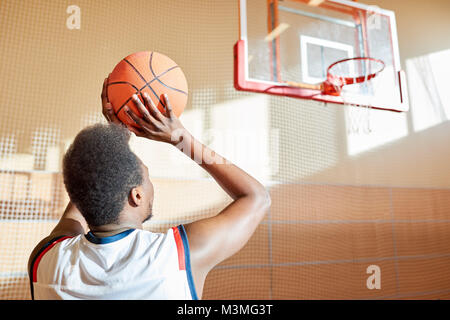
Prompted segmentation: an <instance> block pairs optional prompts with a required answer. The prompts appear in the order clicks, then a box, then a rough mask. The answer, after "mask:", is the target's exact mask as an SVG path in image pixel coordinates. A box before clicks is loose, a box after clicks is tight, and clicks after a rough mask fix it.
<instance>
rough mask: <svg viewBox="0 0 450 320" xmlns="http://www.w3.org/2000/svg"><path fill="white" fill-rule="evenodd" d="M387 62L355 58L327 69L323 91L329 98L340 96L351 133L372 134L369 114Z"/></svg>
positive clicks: (342, 61)
mask: <svg viewBox="0 0 450 320" xmlns="http://www.w3.org/2000/svg"><path fill="white" fill-rule="evenodd" d="M384 66H385V64H384V62H383V61H381V60H379V59H374V58H369V57H356V58H348V59H343V60H339V61H337V62H335V63H333V64H332V65H330V66H329V67H328V69H327V80H326V81H325V82H324V83H323V87H322V91H323V92H324V93H326V94H330V95H339V96H341V97H342V100H343V101H344V105H345V106H347V107H359V108H349V109H348V110H346V114H347V132H348V134H360V133H363V134H370V133H371V132H372V128H371V126H370V111H371V109H372V105H373V104H372V99H373V98H374V97H375V93H376V91H377V88H378V85H379V83H380V81H379V80H380V77H377V76H378V75H379V74H380V73H381V72H382V71H383V70H384Z"/></svg>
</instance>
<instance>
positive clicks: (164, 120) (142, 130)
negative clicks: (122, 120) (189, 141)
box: [124, 93, 189, 145]
mask: <svg viewBox="0 0 450 320" xmlns="http://www.w3.org/2000/svg"><path fill="white" fill-rule="evenodd" d="M142 96H143V98H144V103H145V105H144V104H142V102H141V100H140V99H139V98H138V96H137V95H135V94H134V95H133V97H132V100H133V102H134V104H135V105H136V106H137V108H138V110H139V112H140V113H141V114H142V118H140V117H138V116H137V115H136V114H135V113H134V112H133V111H132V110H131V109H130V108H129V107H128V106H127V105H125V107H124V108H125V112H126V113H127V114H128V117H129V118H130V119H131V120H132V121H133V122H134V123H136V124H137V125H138V126H139V128H135V127H131V126H127V127H128V129H130V130H131V131H133V132H134V133H135V134H136V135H137V136H139V137H145V138H148V139H151V140H155V141H161V142H166V143H170V144H172V145H176V144H177V143H178V142H180V141H181V140H182V137H188V136H189V133H188V132H187V130H186V129H185V128H184V127H183V125H182V124H181V121H180V120H179V119H178V118H177V116H176V115H175V113H174V112H173V110H172V105H171V104H170V101H169V98H168V97H167V95H166V94H164V95H162V99H163V101H164V104H165V105H166V111H165V115H164V114H162V113H161V112H160V111H159V109H158V108H157V107H156V106H155V104H154V103H153V101H152V99H151V98H150V96H149V95H148V94H147V93H144V94H143V95H142Z"/></svg>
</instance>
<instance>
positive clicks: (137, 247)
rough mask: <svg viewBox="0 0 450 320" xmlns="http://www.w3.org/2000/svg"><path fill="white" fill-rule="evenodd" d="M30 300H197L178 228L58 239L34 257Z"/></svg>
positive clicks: (181, 231)
mask: <svg viewBox="0 0 450 320" xmlns="http://www.w3.org/2000/svg"><path fill="white" fill-rule="evenodd" d="M30 281H31V293H32V297H33V298H34V299H159V300H163V299H169V300H183V299H198V298H197V294H196V291H195V287H194V281H193V278H192V272H191V268H190V258H189V244H188V240H187V236H186V232H185V230H184V227H183V225H179V226H178V227H173V228H171V229H169V230H168V231H167V233H153V232H149V231H145V230H138V229H130V230H127V231H124V232H122V233H119V234H116V235H114V236H110V237H104V238H98V237H96V236H94V235H93V234H92V233H90V232H89V233H88V234H86V235H79V236H76V237H58V238H56V239H53V240H52V241H50V242H49V243H48V244H47V245H45V246H44V247H43V248H42V249H41V250H40V252H38V253H37V255H36V256H35V257H34V259H33V261H32V264H31V269H30Z"/></svg>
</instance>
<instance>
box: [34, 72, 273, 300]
mask: <svg viewBox="0 0 450 320" xmlns="http://www.w3.org/2000/svg"><path fill="white" fill-rule="evenodd" d="M106 83H107V79H105V82H104V84H103V92H102V105H103V114H104V116H105V117H106V118H107V119H108V121H109V124H108V125H104V124H97V125H94V126H90V127H88V128H85V129H84V130H82V131H81V132H80V133H79V134H78V135H77V137H76V138H75V140H74V142H73V144H72V145H71V146H70V148H69V149H68V151H67V153H66V154H65V156H64V160H63V176H64V183H65V186H66V189H67V192H68V194H69V197H70V199H71V201H70V202H69V204H68V206H67V208H66V210H65V212H64V214H63V216H62V217H61V220H60V221H59V223H58V224H57V225H56V227H55V228H54V229H53V231H52V232H51V233H50V235H49V236H48V237H46V238H45V239H43V240H42V241H41V242H40V243H39V244H38V245H37V246H36V248H35V249H34V250H33V252H32V253H31V255H30V259H29V264H28V270H29V274H30V284H31V291H32V297H33V298H35V299H201V297H202V292H203V285H204V282H205V278H206V276H207V274H208V272H209V271H210V270H211V269H212V268H213V267H214V266H216V265H217V264H219V263H220V262H221V261H223V260H225V259H227V258H229V257H230V256H232V255H234V254H235V253H236V252H238V251H239V250H240V249H241V248H242V247H243V246H244V245H245V244H246V243H247V241H248V240H249V239H250V237H251V236H252V234H253V233H254V231H255V229H256V228H257V226H258V224H259V223H260V222H261V220H262V219H263V217H264V215H265V213H266V212H267V210H268V209H269V206H270V197H269V195H268V192H267V191H266V190H265V188H264V187H263V186H262V185H261V184H260V183H259V182H258V181H257V180H255V179H254V178H252V177H251V176H250V175H248V174H247V173H246V172H244V171H243V170H241V169H240V168H238V167H237V166H235V165H234V164H231V163H230V162H229V161H228V160H226V159H224V158H222V157H221V156H220V155H218V154H216V153H215V152H214V151H212V150H211V149H209V148H208V147H207V146H205V145H203V144H202V143H200V142H199V141H198V140H196V139H195V138H194V137H193V136H192V135H191V134H190V133H189V132H188V131H187V130H186V129H185V128H184V127H183V125H182V124H181V122H180V120H179V119H178V118H177V117H176V116H175V114H174V113H173V111H172V107H171V104H170V101H169V100H168V98H167V96H163V97H162V99H164V102H165V105H166V110H165V114H163V113H161V112H160V111H159V110H158V109H157V108H156V106H155V105H154V104H153V102H152V101H151V99H150V97H149V96H148V95H144V96H143V100H144V102H145V103H144V104H143V103H142V102H141V101H140V100H139V99H138V98H137V96H133V103H135V105H136V107H137V108H138V109H139V111H140V113H141V114H142V118H139V117H137V116H136V115H135V114H134V113H133V112H132V111H131V110H130V109H129V108H128V106H125V110H126V112H127V114H128V116H129V117H130V119H132V120H133V121H134V122H135V123H136V125H137V127H131V126H128V129H129V130H131V131H133V132H134V133H135V134H136V135H137V136H140V137H145V138H148V139H151V140H156V141H161V142H165V143H169V144H172V145H174V146H178V147H180V145H182V146H183V148H182V149H183V150H182V151H183V152H184V153H185V154H186V155H187V156H189V157H190V158H191V159H193V160H194V159H195V160H196V162H197V163H199V165H200V166H201V167H202V168H203V169H205V170H206V171H207V172H208V173H209V174H210V175H211V176H212V177H213V178H214V179H215V180H216V182H217V183H218V184H219V185H220V186H221V187H222V188H223V190H224V191H225V192H227V194H228V195H230V197H231V198H232V199H233V202H232V203H231V204H229V205H228V206H227V207H226V208H225V209H223V210H222V211H221V212H219V214H218V215H216V216H214V217H210V218H206V219H201V220H198V221H195V222H192V223H188V224H184V225H179V226H177V227H173V228H171V229H169V230H168V231H167V232H166V233H152V232H149V231H145V230H143V227H142V223H143V222H144V221H146V220H148V219H150V218H151V215H152V204H153V185H152V183H151V181H150V179H149V173H148V168H147V167H146V166H145V165H144V163H143V162H142V161H141V160H140V159H139V158H138V157H137V156H136V155H135V154H134V153H133V152H132V151H131V150H130V148H129V146H128V141H129V138H130V133H129V131H128V130H127V129H126V127H125V125H123V124H122V123H121V122H120V121H119V120H118V119H117V117H116V116H115V114H114V112H113V109H112V106H111V104H110V103H109V102H108V101H107V97H106V94H105V93H106V92H105V88H106ZM198 157H200V159H199V158H198ZM198 160H201V161H198Z"/></svg>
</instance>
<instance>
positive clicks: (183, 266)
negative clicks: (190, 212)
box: [172, 224, 198, 300]
mask: <svg viewBox="0 0 450 320" xmlns="http://www.w3.org/2000/svg"><path fill="white" fill-rule="evenodd" d="M172 230H173V236H174V238H175V244H176V245H177V252H178V267H179V269H180V270H186V275H187V281H188V284H189V290H190V291H191V296H192V299H193V300H198V296H197V292H196V290H195V285H194V278H193V276H192V269H191V258H190V254H189V241H188V238H187V234H186V230H185V229H184V226H183V225H182V224H180V225H179V226H177V227H173V228H172Z"/></svg>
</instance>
